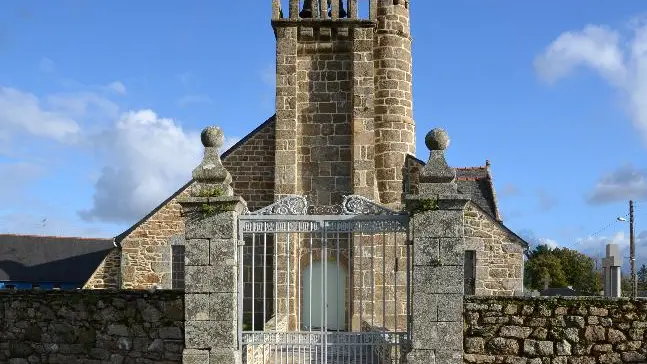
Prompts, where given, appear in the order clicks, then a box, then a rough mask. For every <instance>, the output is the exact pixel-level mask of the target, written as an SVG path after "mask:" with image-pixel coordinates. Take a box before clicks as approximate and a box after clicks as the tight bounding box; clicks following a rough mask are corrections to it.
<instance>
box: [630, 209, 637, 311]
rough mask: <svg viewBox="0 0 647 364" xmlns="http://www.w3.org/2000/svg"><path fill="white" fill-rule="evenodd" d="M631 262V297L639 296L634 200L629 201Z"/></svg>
mask: <svg viewBox="0 0 647 364" xmlns="http://www.w3.org/2000/svg"><path fill="white" fill-rule="evenodd" d="M629 263H630V264H631V298H636V297H637V296H638V279H636V242H635V241H634V202H633V200H630V201H629Z"/></svg>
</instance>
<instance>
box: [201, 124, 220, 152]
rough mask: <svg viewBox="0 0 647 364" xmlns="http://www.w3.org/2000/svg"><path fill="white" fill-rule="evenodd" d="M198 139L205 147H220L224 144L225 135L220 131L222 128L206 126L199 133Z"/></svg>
mask: <svg viewBox="0 0 647 364" xmlns="http://www.w3.org/2000/svg"><path fill="white" fill-rule="evenodd" d="M200 139H201V140H202V145H204V146H205V147H206V148H209V147H212V148H222V146H223V144H225V135H224V134H223V133H222V129H220V128H219V127H217V126H208V127H206V128H205V129H204V130H203V131H202V134H200Z"/></svg>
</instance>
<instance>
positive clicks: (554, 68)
mask: <svg viewBox="0 0 647 364" xmlns="http://www.w3.org/2000/svg"><path fill="white" fill-rule="evenodd" d="M632 30H633V34H632V37H630V38H629V39H627V38H626V37H623V35H622V34H621V33H620V32H618V31H616V30H613V29H610V28H608V27H606V26H598V25H587V26H586V27H585V28H584V29H582V30H580V31H571V32H565V33H563V34H561V35H560V36H559V37H557V39H555V41H553V42H552V43H551V44H550V45H549V46H548V47H547V48H546V49H545V51H544V52H543V53H542V54H541V55H539V56H538V57H537V58H536V59H535V68H536V70H537V72H538V74H539V75H540V76H541V77H542V78H543V79H544V80H545V81H547V82H549V83H552V82H556V81H559V80H560V79H561V78H564V77H566V76H568V75H569V74H571V73H572V72H573V70H575V69H576V68H577V67H579V66H586V67H589V68H591V69H593V70H594V71H596V72H597V73H599V74H600V76H601V77H602V78H603V79H604V80H605V81H607V82H608V83H609V84H610V85H611V86H613V87H614V88H615V89H616V90H618V91H620V92H621V93H622V94H623V96H624V101H625V102H626V104H627V105H626V107H627V112H628V114H629V116H630V117H631V118H632V120H633V123H634V126H635V127H636V128H637V129H638V130H639V131H640V133H641V134H642V136H643V138H644V141H645V143H647V102H645V100H647V25H645V23H636V25H635V26H634V27H633V28H632Z"/></svg>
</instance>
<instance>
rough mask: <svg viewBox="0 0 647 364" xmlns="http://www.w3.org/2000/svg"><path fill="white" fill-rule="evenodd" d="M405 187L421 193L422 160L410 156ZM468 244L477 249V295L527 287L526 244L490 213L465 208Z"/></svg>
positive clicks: (472, 206) (473, 206)
mask: <svg viewBox="0 0 647 364" xmlns="http://www.w3.org/2000/svg"><path fill="white" fill-rule="evenodd" d="M405 167H406V171H407V172H406V173H407V177H406V179H405V191H407V193H411V194H417V193H418V183H419V174H420V168H421V167H422V166H421V165H420V163H419V162H418V161H417V160H416V159H415V158H412V157H409V158H408V159H407V164H406V166H405ZM465 248H466V249H467V250H475V251H476V283H475V285H476V295H477V296H490V295H492V296H511V295H513V294H515V292H521V291H522V290H523V246H522V245H521V244H520V243H518V242H517V241H516V237H514V236H512V235H511V234H510V233H509V232H507V231H506V230H505V229H504V228H503V227H501V225H500V224H499V223H498V222H496V221H495V220H494V219H493V218H492V217H491V216H490V215H488V214H487V213H485V212H484V211H483V210H482V209H480V208H479V207H478V206H477V205H476V204H474V203H473V202H470V203H468V204H467V206H466V208H465Z"/></svg>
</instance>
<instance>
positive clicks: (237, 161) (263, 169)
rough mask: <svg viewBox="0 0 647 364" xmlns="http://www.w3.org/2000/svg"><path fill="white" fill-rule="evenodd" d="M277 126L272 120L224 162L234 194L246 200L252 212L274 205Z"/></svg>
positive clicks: (224, 159) (223, 160)
mask: <svg viewBox="0 0 647 364" xmlns="http://www.w3.org/2000/svg"><path fill="white" fill-rule="evenodd" d="M275 125H276V123H275V122H274V120H270V121H269V122H267V123H266V124H264V125H263V126H262V127H261V128H260V129H259V130H256V131H255V132H254V133H253V134H252V135H251V136H250V138H249V139H247V140H245V141H244V142H243V143H242V144H241V145H240V146H238V147H237V148H236V149H235V150H233V151H232V152H231V153H229V154H228V155H227V156H226V157H225V158H223V159H222V165H223V166H224V167H225V168H226V169H227V170H228V171H229V173H231V177H232V179H233V181H232V183H231V186H232V188H233V189H234V193H235V194H236V195H239V196H241V197H243V199H244V200H245V201H246V202H247V208H248V209H249V210H250V211H254V210H257V209H260V208H261V207H265V206H267V205H270V204H271V203H272V202H274V150H275V148H276V145H275V140H274V127H275Z"/></svg>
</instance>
